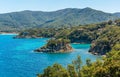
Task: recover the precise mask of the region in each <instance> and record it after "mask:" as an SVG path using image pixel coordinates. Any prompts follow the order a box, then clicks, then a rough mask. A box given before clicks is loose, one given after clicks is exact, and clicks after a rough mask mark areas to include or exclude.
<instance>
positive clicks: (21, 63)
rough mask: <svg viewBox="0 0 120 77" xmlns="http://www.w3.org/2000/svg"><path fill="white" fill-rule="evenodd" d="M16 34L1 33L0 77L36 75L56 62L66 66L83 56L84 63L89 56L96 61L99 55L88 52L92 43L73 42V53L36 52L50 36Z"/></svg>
mask: <svg viewBox="0 0 120 77" xmlns="http://www.w3.org/2000/svg"><path fill="white" fill-rule="evenodd" d="M14 36H15V35H0V77H36V74H37V73H42V72H43V70H44V68H46V67H47V66H49V65H52V64H54V63H60V64H61V65H63V66H64V67H66V66H67V64H70V63H71V62H72V60H74V59H76V56H77V55H80V56H81V59H82V62H83V64H85V61H86V59H87V58H90V59H91V60H92V61H95V60H96V59H97V58H100V57H99V56H95V55H92V54H90V53H88V50H89V48H90V44H71V46H72V47H73V48H74V52H72V53H64V54H60V53H53V54H50V53H35V52H33V50H34V49H36V48H39V47H41V46H43V45H45V44H46V43H47V40H48V38H40V39H13V37H14Z"/></svg>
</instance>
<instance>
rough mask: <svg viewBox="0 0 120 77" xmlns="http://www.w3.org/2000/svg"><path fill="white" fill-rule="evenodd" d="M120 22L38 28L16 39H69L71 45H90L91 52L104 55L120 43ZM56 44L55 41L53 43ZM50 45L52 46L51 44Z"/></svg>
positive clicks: (21, 34)
mask: <svg viewBox="0 0 120 77" xmlns="http://www.w3.org/2000/svg"><path fill="white" fill-rule="evenodd" d="M119 23H120V20H115V21H111V20H110V21H108V22H103V23H99V24H89V25H80V26H76V27H71V28H58V29H56V28H49V29H48V28H43V29H42V28H36V29H28V30H25V31H23V32H21V33H20V34H19V35H18V36H16V38H41V37H47V38H55V39H56V40H57V39H61V38H62V39H69V40H70V42H71V43H85V44H88V43H89V44H90V43H91V48H90V50H89V52H91V53H93V54H97V55H104V54H106V53H107V52H109V51H110V50H111V49H112V47H113V46H114V45H115V44H117V43H120V26H119ZM53 42H54V43H56V42H55V41H53ZM48 44H49V43H48ZM49 45H50V44H49Z"/></svg>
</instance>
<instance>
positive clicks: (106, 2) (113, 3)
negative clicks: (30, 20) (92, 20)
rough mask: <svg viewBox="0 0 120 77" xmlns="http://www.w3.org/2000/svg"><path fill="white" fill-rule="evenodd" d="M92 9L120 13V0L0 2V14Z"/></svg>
mask: <svg viewBox="0 0 120 77" xmlns="http://www.w3.org/2000/svg"><path fill="white" fill-rule="evenodd" d="M85 7H90V8H93V9H96V10H101V11H104V12H109V13H114V12H120V0H0V13H8V12H16V11H23V10H32V11H56V10H60V9H65V8H80V9H82V8H85Z"/></svg>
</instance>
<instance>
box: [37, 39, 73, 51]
mask: <svg viewBox="0 0 120 77" xmlns="http://www.w3.org/2000/svg"><path fill="white" fill-rule="evenodd" d="M69 43H70V40H68V39H62V38H61V39H53V38H52V39H50V40H49V41H48V43H47V44H46V45H45V46H43V47H41V48H40V49H37V50H35V51H36V52H45V53H51V52H54V53H57V52H62V53H64V52H70V51H72V47H71V46H70V45H69Z"/></svg>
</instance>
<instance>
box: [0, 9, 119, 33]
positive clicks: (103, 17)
mask: <svg viewBox="0 0 120 77" xmlns="http://www.w3.org/2000/svg"><path fill="white" fill-rule="evenodd" d="M117 18H118V17H117V16H115V15H114V14H110V13H104V12H102V11H98V10H94V9H91V8H84V9H76V8H67V9H62V10H58V11H53V12H43V11H27V10H26V11H21V12H13V13H6V14H0V30H2V31H4V30H5V31H6V30H20V29H26V28H33V27H48V28H51V27H52V28H53V27H55V28H56V27H57V28H58V27H71V26H78V25H83V24H91V23H98V22H103V21H108V20H114V19H117Z"/></svg>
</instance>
